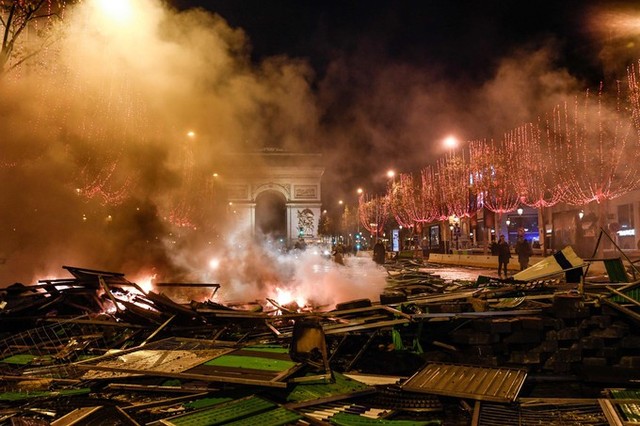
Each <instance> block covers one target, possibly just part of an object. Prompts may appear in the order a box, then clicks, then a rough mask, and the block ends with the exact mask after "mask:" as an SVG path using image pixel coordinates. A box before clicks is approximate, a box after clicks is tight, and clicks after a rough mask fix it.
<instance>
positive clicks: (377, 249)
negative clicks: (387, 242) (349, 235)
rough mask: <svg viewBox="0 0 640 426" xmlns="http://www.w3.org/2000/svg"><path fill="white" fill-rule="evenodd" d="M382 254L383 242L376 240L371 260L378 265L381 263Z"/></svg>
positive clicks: (383, 253)
mask: <svg viewBox="0 0 640 426" xmlns="http://www.w3.org/2000/svg"><path fill="white" fill-rule="evenodd" d="M384 256H385V249H384V244H382V241H380V240H378V242H377V243H376V244H375V245H374V246H373V261H374V262H376V263H377V264H378V265H383V264H384Z"/></svg>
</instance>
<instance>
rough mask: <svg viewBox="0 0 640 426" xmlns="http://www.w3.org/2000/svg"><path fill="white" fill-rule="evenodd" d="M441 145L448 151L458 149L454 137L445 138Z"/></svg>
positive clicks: (456, 140)
mask: <svg viewBox="0 0 640 426" xmlns="http://www.w3.org/2000/svg"><path fill="white" fill-rule="evenodd" d="M443 143H444V146H445V147H446V148H448V149H456V148H457V147H458V139H457V138H456V137H455V136H447V137H446V138H445V139H444V141H443Z"/></svg>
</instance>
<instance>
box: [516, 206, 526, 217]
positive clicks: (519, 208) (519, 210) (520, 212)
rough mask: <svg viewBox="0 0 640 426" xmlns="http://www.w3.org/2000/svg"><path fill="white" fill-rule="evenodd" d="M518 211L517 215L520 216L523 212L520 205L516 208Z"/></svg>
mask: <svg viewBox="0 0 640 426" xmlns="http://www.w3.org/2000/svg"><path fill="white" fill-rule="evenodd" d="M516 211H517V212H518V215H520V216H522V213H524V209H523V208H522V207H518V210H516Z"/></svg>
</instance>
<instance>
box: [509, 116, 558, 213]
mask: <svg viewBox="0 0 640 426" xmlns="http://www.w3.org/2000/svg"><path fill="white" fill-rule="evenodd" d="M546 130H547V131H545V132H543V131H542V129H541V126H540V125H534V124H533V123H527V124H524V125H522V126H520V127H518V128H516V129H514V130H512V131H510V132H508V133H507V134H506V136H505V144H506V149H507V150H509V151H510V152H511V153H510V155H509V156H510V157H511V158H514V159H515V161H516V164H517V167H516V168H515V170H514V172H513V176H512V177H513V182H514V184H515V187H516V190H517V192H518V194H519V195H520V202H521V203H522V204H525V205H527V206H530V207H533V208H536V209H542V208H544V207H551V206H554V205H556V204H557V203H559V202H560V201H562V197H563V195H564V193H565V189H564V186H563V185H562V183H561V178H560V174H561V173H562V168H561V163H560V162H559V161H558V158H559V157H560V155H561V152H562V149H561V146H560V145H559V144H556V143H554V141H553V139H552V138H551V137H550V132H549V131H548V128H547V129H546Z"/></svg>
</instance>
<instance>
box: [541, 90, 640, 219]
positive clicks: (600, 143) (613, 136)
mask: <svg viewBox="0 0 640 426" xmlns="http://www.w3.org/2000/svg"><path fill="white" fill-rule="evenodd" d="M618 89H620V87H618ZM592 98H593V97H592V96H591V94H590V93H589V92H588V91H587V93H586V94H585V96H584V99H583V101H582V102H580V101H579V100H578V98H577V97H576V99H575V102H574V104H573V106H572V108H569V106H568V104H567V103H565V104H564V105H562V106H559V107H556V108H555V109H554V113H553V119H552V124H551V126H552V128H551V138H552V141H553V143H554V144H557V145H558V146H561V147H562V148H563V149H562V153H561V155H560V157H559V160H560V166H561V167H562V171H563V173H561V174H558V176H559V177H560V181H561V183H562V185H563V187H564V188H565V190H566V193H565V194H564V197H563V199H564V201H565V202H567V203H568V204H572V205H576V206H581V205H584V204H588V203H591V202H593V201H595V202H597V203H599V204H600V203H603V202H605V201H608V200H612V199H614V198H617V197H619V196H621V195H624V194H626V193H628V192H629V191H632V190H634V189H636V188H638V187H640V168H638V161H639V160H640V138H639V137H638V131H637V129H636V130H635V131H634V125H633V124H634V123H633V122H634V118H635V117H634V114H635V113H633V112H631V113H629V112H628V111H627V110H626V109H625V107H624V106H623V105H622V99H621V98H622V96H621V94H620V90H618V93H617V95H616V97H615V99H614V100H613V101H612V102H607V101H608V99H607V98H606V95H605V93H604V92H603V90H602V85H601V87H600V90H599V91H598V94H597V96H596V99H595V101H594V100H593V99H592Z"/></svg>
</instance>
